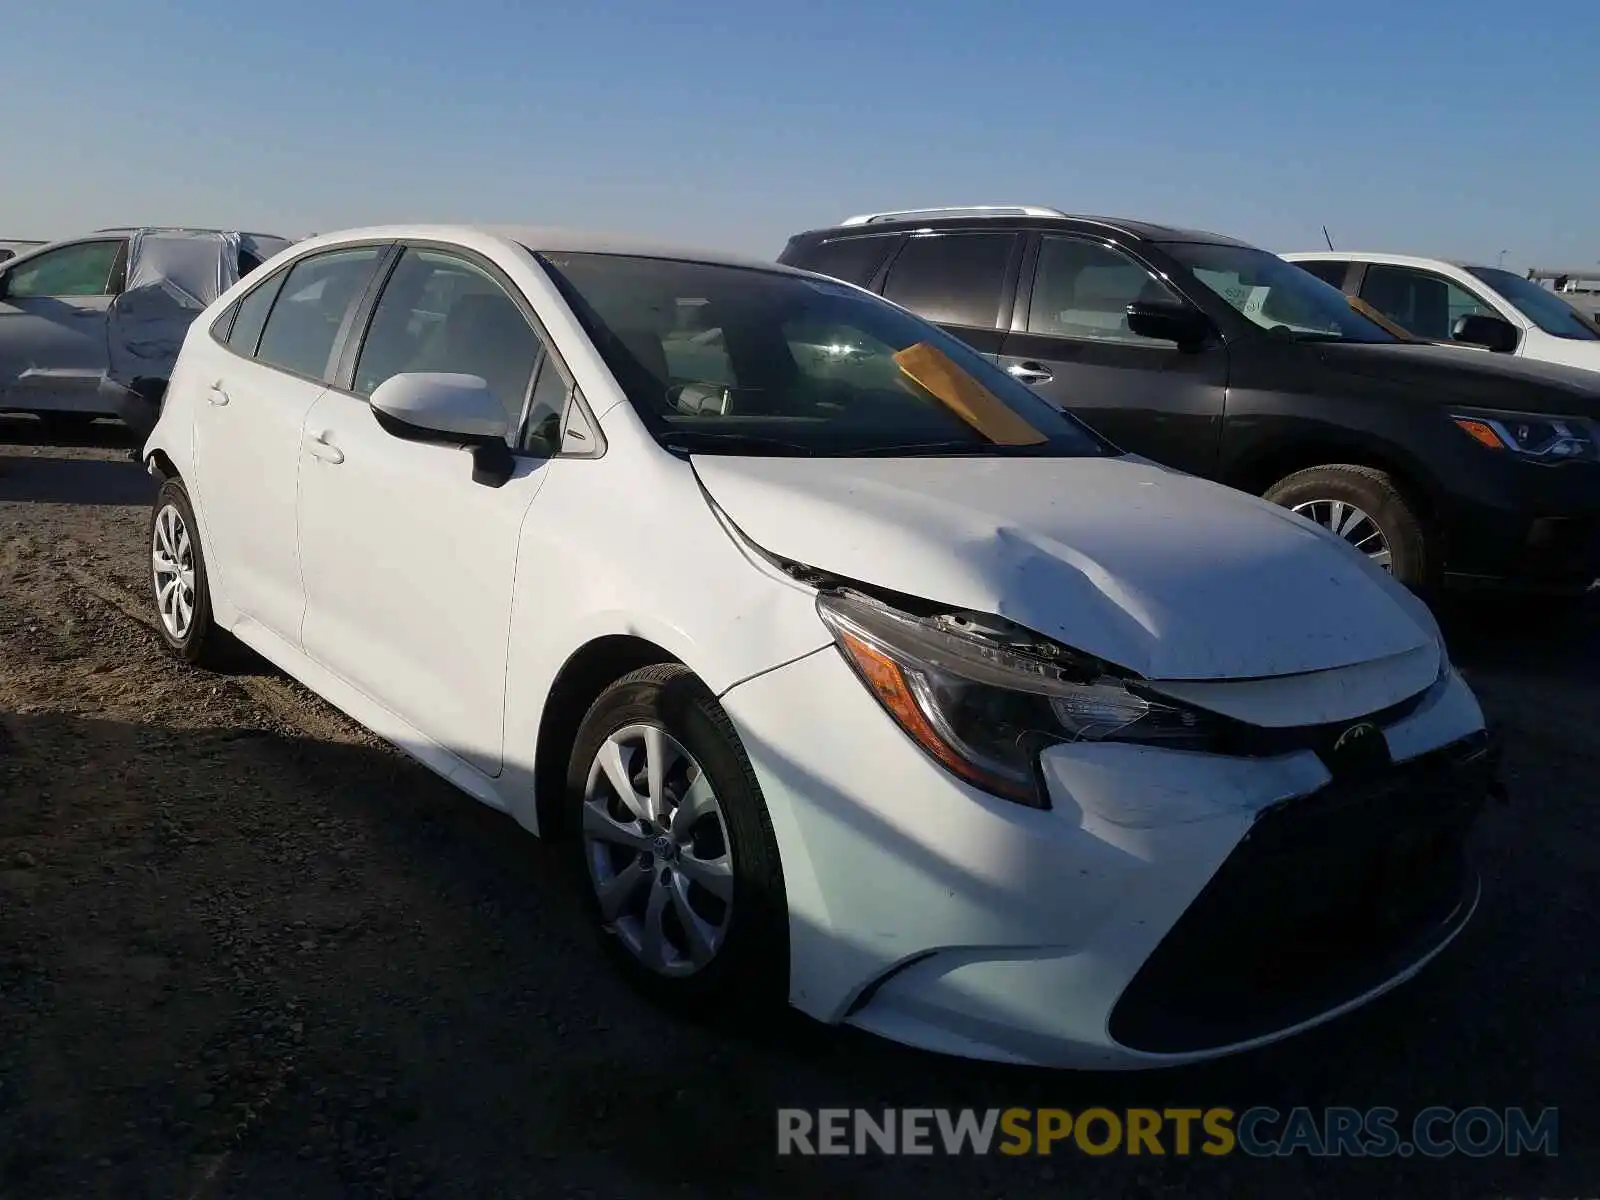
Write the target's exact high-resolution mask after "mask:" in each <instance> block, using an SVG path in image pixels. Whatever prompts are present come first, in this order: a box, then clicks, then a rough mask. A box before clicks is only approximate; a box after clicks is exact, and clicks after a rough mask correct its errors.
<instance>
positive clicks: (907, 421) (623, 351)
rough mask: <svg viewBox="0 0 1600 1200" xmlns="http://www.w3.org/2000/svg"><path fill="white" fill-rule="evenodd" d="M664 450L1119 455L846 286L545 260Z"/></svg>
mask: <svg viewBox="0 0 1600 1200" xmlns="http://www.w3.org/2000/svg"><path fill="white" fill-rule="evenodd" d="M538 256H539V259H540V262H541V263H542V264H543V265H544V267H545V269H546V270H547V271H548V272H549V273H550V276H551V279H552V280H553V282H554V283H555V285H556V287H557V288H558V289H559V290H560V291H561V293H562V295H563V297H564V298H565V299H566V301H567V303H568V304H569V305H570V306H571V307H572V310H573V312H574V313H575V314H576V315H577V317H578V320H579V322H580V323H581V324H582V325H583V326H584V330H585V332H587V333H588V335H589V337H590V339H591V340H592V341H593V342H594V344H595V347H596V349H598V350H599V352H600V355H601V357H602V358H604V359H605V362H606V365H607V366H608V367H610V368H611V372H612V374H613V375H615V376H616V378H617V382H618V383H619V384H620V385H621V387H622V389H623V391H624V392H625V393H626V394H627V397H628V399H629V401H630V402H631V403H632V404H633V407H634V409H635V410H637V412H638V413H639V415H640V417H641V419H642V420H643V421H644V423H645V425H646V426H647V427H648V428H649V430H650V432H651V433H652V434H653V435H654V436H655V437H656V439H657V440H658V441H660V442H661V443H662V444H663V445H668V446H674V447H679V448H682V449H687V450H692V451H696V452H703V453H707V454H744V455H812V454H815V455H825V456H836V455H847V454H884V455H893V454H907V455H910V454H966V455H971V454H979V455H999V454H1029V455H1038V454H1043V455H1050V456H1072V457H1077V456H1085V455H1103V454H1117V453H1120V451H1118V450H1116V449H1115V448H1114V447H1112V446H1110V445H1109V444H1107V443H1105V442H1104V441H1102V440H1101V439H1100V438H1099V437H1098V436H1097V435H1095V434H1093V433H1091V432H1090V431H1089V430H1088V429H1087V427H1085V426H1083V425H1082V424H1080V423H1079V422H1078V421H1077V420H1075V419H1074V418H1072V417H1069V416H1067V415H1065V414H1064V413H1062V412H1061V411H1060V410H1059V409H1057V408H1056V407H1055V406H1054V405H1052V404H1049V403H1048V402H1046V401H1045V400H1043V399H1042V398H1040V397H1039V396H1037V395H1035V394H1034V393H1033V392H1031V391H1029V390H1028V389H1027V388H1026V387H1024V386H1023V385H1022V384H1020V383H1018V382H1016V380H1014V379H1012V378H1011V377H1010V376H1008V375H1007V374H1006V373H1005V372H1003V371H1001V370H1000V369H999V368H998V367H996V366H994V365H993V364H991V363H989V362H988V361H987V360H985V359H984V358H982V357H981V356H980V355H978V354H977V353H976V352H975V351H973V350H971V349H969V348H968V347H967V346H966V345H965V344H964V343H962V342H960V341H957V340H956V339H955V338H953V337H950V336H949V335H947V334H945V333H943V332H941V331H940V330H939V329H938V328H937V327H935V326H933V325H929V324H927V323H926V322H924V321H921V320H919V319H918V318H916V317H913V316H911V315H910V314H908V313H906V312H903V311H902V310H900V309H898V308H896V307H894V306H893V305H891V304H887V303H885V302H884V301H882V300H879V299H877V298H876V297H874V296H871V295H868V294H866V293H864V292H860V291H857V290H856V289H854V288H851V287H848V286H846V285H844V284H841V283H836V282H832V281H828V280H824V279H820V278H819V279H813V278H808V277H806V276H802V275H790V274H787V273H782V272H778V271H764V270H760V269H757V268H750V267H732V266H720V265H715V264H710V263H701V262H688V261H682V260H678V259H665V258H648V257H633V256H629V255H619V254H594V253H559V254H558V253H539V255H538Z"/></svg>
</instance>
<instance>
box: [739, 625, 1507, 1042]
mask: <svg viewBox="0 0 1600 1200" xmlns="http://www.w3.org/2000/svg"><path fill="white" fill-rule="evenodd" d="M723 703H724V706H725V707H726V709H727V711H728V713H729V715H730V717H732V719H733V721H734V723H735V725H736V726H737V727H738V729H739V730H740V733H741V736H742V738H743V740H744V743H745V746H746V750H747V751H748V753H749V755H750V758H751V761H752V764H753V766H754V768H755V771H756V775H757V778H758V779H759V780H760V783H761V786H762V789H763V793H764V795H765V797H766V800H767V806H768V809H769V811H770V813H771V816H772V821H773V828H774V832H775V834H776V837H777V840H778V844H779V850H780V854H781V857H782V863H783V871H784V881H785V888H786V892H787V898H788V902H789V909H790V959H791V992H790V997H791V1000H792V1001H793V1003H794V1004H795V1005H796V1006H797V1007H799V1008H800V1009H802V1010H803V1011H805V1012H807V1013H808V1014H810V1015H812V1016H814V1017H817V1018H819V1019H821V1020H824V1021H829V1022H843V1023H849V1024H853V1025H856V1026H858V1027H861V1028H863V1029H867V1030H870V1031H873V1032H876V1033H879V1034H881V1035H883V1036H886V1037H889V1038H892V1039H894V1040H896V1041H900V1042H903V1043H907V1044H910V1045H914V1046H919V1047H923V1048H926V1049H930V1050H935V1051H939V1052H943V1053H950V1054H959V1055H965V1056H968V1057H975V1058H985V1059H994V1060H1002V1061H1010V1062H1017V1063H1027V1064H1034V1065H1045V1066H1067V1067H1097V1068H1137V1067H1150V1066H1162V1065H1171V1064H1176V1063H1181V1062H1186V1061H1194V1060H1198V1059H1203V1058H1209V1057H1214V1056H1217V1055H1221V1054H1226V1053H1229V1052H1232V1051H1235V1050H1240V1049H1244V1048H1246V1047H1248V1046H1252V1045H1259V1044H1263V1043H1266V1042H1270V1041H1273V1040H1276V1039H1278V1038H1281V1037H1284V1036H1287V1035H1289V1034H1291V1033H1293V1032H1296V1031H1297V1030H1300V1029H1304V1028H1307V1027H1309V1026H1311V1025H1314V1024H1317V1023H1319V1022H1321V1021H1324V1020H1327V1019H1329V1018H1330V1017H1333V1016H1335V1015H1337V1014H1338V1013H1340V1012H1343V1011H1346V1010H1347V1009H1350V1008H1353V1007H1356V1006H1358V1005H1360V1004H1362V1003H1364V1002H1365V1001H1367V1000H1369V999H1371V998H1372V997H1373V996H1375V995H1377V994H1379V993H1381V992H1383V991H1385V990H1387V989H1388V988H1390V987H1393V986H1395V985H1396V984H1397V983H1399V982H1401V981H1402V980H1403V979H1405V978H1407V977H1409V975H1411V974H1413V973H1415V971H1416V970H1418V969H1420V967H1421V966H1422V965H1423V964H1424V963H1425V962H1426V961H1427V960H1428V959H1429V958H1431V957H1432V956H1433V955H1434V954H1436V953H1437V952H1438V951H1439V950H1440V949H1442V948H1443V946H1444V945H1446V944H1447V943H1448V942H1449V941H1450V940H1451V939H1452V938H1453V937H1454V936H1455V934H1456V933H1457V932H1459V931H1460V929H1461V928H1462V927H1463V926H1464V924H1465V923H1466V920H1467V919H1468V917H1469V916H1470V914H1471V912H1472V910H1473V908H1474V906H1475V904H1476V895H1477V881H1476V877H1475V876H1474V875H1472V873H1471V871H1470V869H1468V868H1467V867H1466V865H1465V863H1464V860H1463V856H1462V838H1463V836H1464V833H1465V830H1466V827H1467V825H1468V824H1469V823H1470V820H1471V814H1472V812H1473V811H1474V810H1475V807H1476V803H1477V801H1478V800H1480V799H1481V797H1482V795H1483V794H1484V793H1485V792H1486V791H1487V789H1488V786H1489V783H1488V780H1489V773H1490V772H1491V771H1492V760H1491V759H1489V758H1488V756H1487V755H1485V756H1484V757H1483V758H1482V759H1478V758H1474V757H1473V753H1474V751H1473V749H1472V747H1473V746H1474V745H1475V743H1474V742H1473V741H1472V738H1473V735H1475V734H1480V733H1481V730H1482V728H1483V718H1482V714H1481V712H1480V711H1479V709H1478V706H1477V704H1476V702H1475V701H1474V700H1473V698H1472V695H1471V693H1470V691H1469V690H1468V689H1467V688H1466V686H1465V685H1464V684H1463V683H1462V682H1461V681H1460V680H1459V679H1452V681H1451V682H1450V684H1449V685H1448V686H1447V687H1446V688H1444V689H1442V690H1441V691H1440V692H1439V693H1438V694H1437V695H1435V696H1434V697H1433V698H1431V700H1430V701H1429V702H1428V703H1427V704H1426V705H1424V706H1422V707H1419V708H1417V709H1416V710H1414V711H1412V712H1411V713H1410V714H1409V715H1407V716H1406V717H1405V718H1404V719H1403V720H1401V721H1399V722H1397V723H1396V724H1394V725H1392V726H1390V727H1389V728H1388V729H1386V730H1385V737H1386V739H1387V741H1388V742H1389V746H1390V750H1391V753H1392V755H1393V757H1394V758H1395V759H1396V761H1397V762H1402V763H1409V764H1411V765H1409V766H1404V767H1402V768H1401V769H1398V770H1396V771H1393V772H1391V774H1390V776H1389V777H1388V778H1387V780H1386V782H1385V783H1384V785H1383V786H1376V785H1374V788H1371V789H1368V790H1359V789H1358V790H1355V791H1352V790H1350V789H1349V788H1347V787H1346V786H1345V785H1342V784H1341V785H1335V784H1334V783H1333V781H1332V779H1331V777H1330V775H1329V773H1328V770H1327V769H1326V767H1325V766H1324V765H1323V763H1322V761H1321V760H1320V759H1319V758H1318V757H1317V755H1316V754H1315V753H1314V752H1312V751H1309V750H1307V751H1301V752H1296V753H1291V754H1285V755H1282V756H1279V757H1275V758H1265V759H1243V758H1227V757H1222V756H1216V755H1207V754H1195V753H1184V752H1178V751H1167V750H1159V749H1153V748H1149V747H1140V746H1131V745H1111V744H1077V745H1067V746H1058V747H1055V748H1053V749H1052V750H1050V751H1048V752H1047V753H1046V754H1045V755H1044V757H1043V759H1042V761H1041V768H1042V771H1043V774H1044V777H1045V779H1046V781H1047V784H1048V787H1049V791H1050V795H1051V799H1052V804H1053V807H1052V808H1051V809H1050V810H1048V811H1039V810H1035V809H1030V808H1026V807H1023V806H1020V805H1016V804H1012V803H1009V802H1007V801H1004V800H999V799H996V798H994V797H991V796H988V795H985V794H984V793H981V792H977V791H975V790H973V789H971V788H969V787H967V786H966V785H965V784H963V783H961V782H960V781H958V780H956V779H955V778H953V777H952V776H950V775H948V774H947V773H946V772H944V771H943V770H942V769H940V768H939V767H937V766H936V765H934V764H933V763H932V762H931V761H929V760H928V759H927V758H926V756H924V755H923V754H922V753H921V752H920V751H919V750H917V749H916V748H915V747H914V746H913V745H912V744H911V743H910V742H909V740H908V739H907V738H906V737H905V736H904V735H903V734H902V733H901V732H900V730H899V729H898V727H896V726H895V725H894V724H893V722H892V721H891V720H890V718H889V717H888V716H887V715H886V714H885V713H884V712H883V711H882V710H881V709H880V708H879V707H878V706H877V704H876V703H875V702H874V701H873V700H872V698H871V697H870V696H869V695H868V693H867V692H866V690H865V689H864V688H863V687H862V686H861V684H860V683H859V682H858V681H857V680H856V678H855V677H854V675H853V674H852V673H851V672H850V670H849V668H848V667H847V666H846V665H845V664H844V662H843V661H842V659H841V658H840V657H839V655H838V654H837V652H836V651H834V650H833V649H832V648H829V649H826V650H823V651H819V652H817V653H815V654H812V655H810V656H808V657H806V658H804V659H801V660H799V661H798V662H795V663H792V664H789V665H788V666H786V667H783V668H780V669H779V670H777V671H773V672H770V673H769V674H767V675H763V676H760V677H758V678H756V679H753V680H749V681H747V682H745V683H743V684H740V685H738V686H737V687H735V688H733V689H731V690H730V691H729V692H728V693H727V694H726V695H725V696H724V697H723ZM1464 739H1466V740H1465V741H1464ZM1454 743H1462V744H1461V745H1460V746H1459V747H1458V748H1456V749H1452V750H1449V751H1444V752H1442V756H1440V753H1439V752H1440V751H1441V748H1442V747H1447V746H1451V745H1452V744H1454ZM1458 758H1459V759H1460V761H1459V762H1458V761H1457V759H1458ZM1452 794H1454V795H1458V796H1460V797H1461V798H1462V803H1461V804H1460V805H1459V806H1455V805H1453V804H1450V803H1446V802H1445V801H1444V799H1443V798H1444V797H1447V796H1449V795H1452ZM1397 829H1399V830H1402V831H1403V832H1405V834H1406V838H1411V839H1413V840H1414V841H1415V844H1416V845H1418V846H1419V847H1423V848H1426V849H1431V851H1432V853H1431V856H1430V855H1421V856H1419V859H1418V860H1417V861H1418V863H1419V864H1425V865H1423V866H1421V867H1419V868H1417V869H1414V870H1413V871H1412V873H1411V874H1410V875H1400V876H1396V877H1392V878H1390V879H1389V881H1388V882H1387V883H1384V882H1383V876H1382V875H1381V874H1376V873H1375V872H1376V871H1377V870H1378V868H1380V867H1383V866H1388V867H1390V868H1391V869H1393V867H1394V866H1395V864H1394V863H1392V862H1391V861H1390V859H1389V858H1388V857H1387V856H1386V854H1385V853H1384V851H1385V849H1386V848H1387V847H1390V846H1391V845H1393V844H1394V839H1395V835H1396V830H1397ZM1401 840H1402V842H1404V841H1405V839H1401ZM1374 879H1376V880H1378V881H1379V882H1378V883H1377V884H1376V885H1375V886H1377V889H1378V892H1379V893H1380V894H1382V895H1384V896H1386V897H1388V899H1389V901H1390V902H1391V907H1390V910H1389V911H1388V912H1384V911H1383V910H1382V909H1381V908H1380V907H1373V906H1370V905H1369V907H1370V908H1372V911H1371V912H1370V913H1366V912H1362V914H1361V919H1362V920H1366V921H1367V922H1368V923H1367V925H1366V926H1365V927H1364V928H1362V929H1361V930H1359V931H1355V930H1354V926H1352V931H1351V933H1350V935H1349V936H1347V937H1346V939H1345V940H1346V942H1347V943H1348V946H1347V947H1346V949H1345V950H1343V951H1341V953H1340V955H1339V956H1336V957H1335V956H1330V962H1329V964H1327V966H1326V969H1322V970H1321V971H1320V972H1319V971H1317V970H1312V971H1310V972H1309V973H1308V972H1306V971H1304V970H1301V971H1300V972H1299V974H1298V975H1297V974H1296V973H1295V971H1294V970H1292V969H1290V968H1292V967H1293V965H1294V964H1293V963H1285V962H1283V961H1280V960H1279V958H1278V957H1277V956H1275V955H1273V954H1272V953H1270V951H1271V950H1272V949H1273V947H1274V946H1275V945H1276V942H1277V939H1279V938H1282V937H1320V936H1324V933H1325V931H1327V930H1329V929H1333V928H1336V927H1338V926H1339V923H1340V922H1341V921H1346V922H1349V921H1351V920H1353V917H1352V913H1355V912H1357V910H1360V906H1361V903H1365V902H1366V901H1367V900H1369V899H1370V897H1369V896H1368V895H1367V890H1368V887H1369V886H1371V885H1372V880H1374ZM1352 901H1358V902H1360V903H1355V904H1352ZM1262 906H1266V907H1265V908H1264V909H1263V907H1262ZM1369 918H1370V919H1369ZM1268 985H1270V986H1268ZM1263 987H1266V991H1263V990H1262V989H1263Z"/></svg>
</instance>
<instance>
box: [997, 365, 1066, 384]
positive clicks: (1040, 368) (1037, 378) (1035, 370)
mask: <svg viewBox="0 0 1600 1200" xmlns="http://www.w3.org/2000/svg"><path fill="white" fill-rule="evenodd" d="M1006 374H1008V375H1010V376H1011V378H1013V379H1015V380H1016V381H1017V382H1018V383H1026V384H1027V385H1028V386H1030V387H1032V386H1033V385H1034V384H1036V383H1049V382H1050V381H1051V380H1052V379H1054V378H1055V376H1054V375H1052V374H1051V373H1050V370H1049V368H1048V367H1046V366H1045V365H1044V364H1043V363H1036V362H1020V363H1012V364H1011V365H1010V366H1009V367H1007V368H1006Z"/></svg>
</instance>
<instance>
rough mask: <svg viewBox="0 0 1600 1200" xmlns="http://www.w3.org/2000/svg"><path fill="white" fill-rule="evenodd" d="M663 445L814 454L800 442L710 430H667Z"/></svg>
mask: <svg viewBox="0 0 1600 1200" xmlns="http://www.w3.org/2000/svg"><path fill="white" fill-rule="evenodd" d="M661 442H662V444H663V445H665V446H668V447H670V448H674V449H680V450H689V451H693V450H694V449H695V445H694V443H696V442H699V443H701V446H702V448H705V447H706V446H707V444H709V445H710V446H719V447H725V448H726V449H727V450H728V451H730V452H732V453H737V452H738V451H739V450H741V449H743V450H749V451H752V452H755V453H759V452H761V451H769V450H784V451H787V452H789V453H791V454H801V455H805V456H807V457H810V456H812V455H815V454H816V451H815V450H813V449H812V448H811V447H810V446H806V445H803V444H801V443H800V442H787V441H784V440H783V439H782V438H775V437H767V436H765V435H763V434H759V433H728V432H724V431H721V430H711V429H669V430H667V431H666V432H665V433H663V434H662V435H661Z"/></svg>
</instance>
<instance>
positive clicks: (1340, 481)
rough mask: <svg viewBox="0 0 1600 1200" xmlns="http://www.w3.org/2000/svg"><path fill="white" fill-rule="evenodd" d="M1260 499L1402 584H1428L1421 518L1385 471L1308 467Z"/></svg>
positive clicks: (1428, 556) (1429, 555)
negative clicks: (1334, 538) (1357, 553)
mask: <svg viewBox="0 0 1600 1200" xmlns="http://www.w3.org/2000/svg"><path fill="white" fill-rule="evenodd" d="M1265 498H1266V499H1268V500H1270V501H1272V502H1273V503H1274V504H1281V505H1283V506H1284V507H1285V508H1288V509H1291V510H1293V511H1294V512H1297V513H1299V514H1300V515H1301V516H1303V517H1306V518H1309V519H1310V520H1312V521H1315V522H1316V523H1317V524H1318V525H1321V526H1322V527H1323V528H1324V529H1327V530H1329V531H1331V532H1333V533H1335V534H1337V535H1338V536H1339V537H1341V538H1343V539H1344V540H1345V541H1346V542H1348V543H1349V544H1350V545H1351V546H1353V547H1355V548H1356V549H1357V550H1360V551H1361V552H1362V553H1363V554H1365V555H1366V556H1367V557H1368V558H1370V559H1371V560H1372V561H1373V562H1374V563H1376V564H1377V565H1378V566H1380V567H1382V568H1383V569H1384V570H1386V571H1389V572H1390V573H1391V574H1393V575H1394V577H1395V578H1396V579H1398V580H1399V581H1400V582H1401V583H1404V584H1405V585H1406V586H1407V587H1410V588H1412V589H1414V590H1422V589H1425V588H1427V587H1428V586H1429V585H1430V584H1431V583H1432V582H1433V570H1434V563H1433V547H1432V546H1431V545H1430V544H1429V540H1428V535H1427V531H1426V529H1425V528H1424V526H1423V522H1422V519H1421V518H1420V517H1419V516H1418V515H1417V510H1416V508H1415V507H1414V506H1413V505H1412V504H1411V502H1410V501H1408V500H1407V499H1406V497H1405V495H1404V494H1403V493H1402V492H1401V491H1400V489H1399V488H1398V487H1396V486H1395V482H1394V480H1393V479H1392V478H1390V477H1389V475H1387V474H1386V473H1385V472H1383V471H1379V470H1376V469H1375V468H1373V467H1358V466H1355V465H1347V464H1339V465H1334V466H1326V467H1311V468H1309V469H1307V470H1304V471H1296V472H1295V473H1294V474H1293V475H1290V476H1288V477H1286V478H1284V479H1280V480H1279V481H1278V482H1277V483H1275V484H1273V485H1272V486H1271V487H1270V488H1268V489H1267V492H1266V497H1265Z"/></svg>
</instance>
